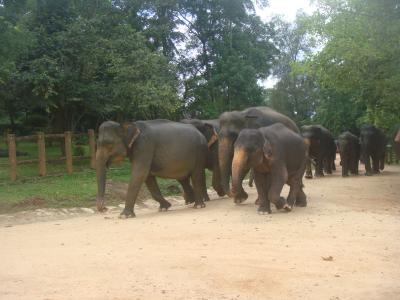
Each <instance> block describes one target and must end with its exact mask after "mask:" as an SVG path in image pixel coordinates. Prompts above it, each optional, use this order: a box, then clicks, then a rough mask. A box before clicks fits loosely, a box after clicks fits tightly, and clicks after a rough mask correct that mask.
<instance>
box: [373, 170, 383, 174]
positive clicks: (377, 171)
mask: <svg viewBox="0 0 400 300" xmlns="http://www.w3.org/2000/svg"><path fill="white" fill-rule="evenodd" d="M380 172H381V171H379V170H374V172H373V173H374V174H379V173H380Z"/></svg>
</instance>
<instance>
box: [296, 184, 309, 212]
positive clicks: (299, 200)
mask: <svg viewBox="0 0 400 300" xmlns="http://www.w3.org/2000/svg"><path fill="white" fill-rule="evenodd" d="M296 206H300V207H306V206H307V195H306V194H305V193H304V191H303V188H302V187H301V188H300V189H299V191H298V193H297V196H296Z"/></svg>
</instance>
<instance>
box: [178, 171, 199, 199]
mask: <svg viewBox="0 0 400 300" xmlns="http://www.w3.org/2000/svg"><path fill="white" fill-rule="evenodd" d="M178 181H179V183H180V184H181V185H182V188H183V198H184V199H185V204H190V203H193V202H194V200H195V197H194V191H193V188H192V186H191V185H190V177H187V178H185V179H181V180H178Z"/></svg>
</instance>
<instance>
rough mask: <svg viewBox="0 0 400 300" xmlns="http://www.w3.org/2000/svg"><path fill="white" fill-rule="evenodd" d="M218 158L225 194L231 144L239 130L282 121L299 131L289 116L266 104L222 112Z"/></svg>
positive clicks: (227, 190)
mask: <svg viewBox="0 0 400 300" xmlns="http://www.w3.org/2000/svg"><path fill="white" fill-rule="evenodd" d="M219 122H220V131H219V133H218V136H219V137H218V152H219V153H218V158H219V167H220V170H221V183H222V187H223V189H224V192H225V193H226V194H228V193H229V191H230V188H229V179H230V177H231V166H232V157H233V144H234V143H235V141H236V138H237V137H238V135H239V133H240V131H241V130H243V129H245V128H253V129H255V128H260V127H264V126H269V125H272V124H275V123H278V122H279V123H282V124H283V125H285V126H286V127H288V128H289V129H290V130H292V131H293V132H300V131H299V128H298V127H297V125H296V123H294V122H293V120H291V119H290V118H289V117H287V116H285V115H282V114H280V113H278V112H277V111H275V110H273V109H272V108H269V107H266V106H258V107H249V108H247V109H245V110H243V111H228V112H224V113H222V114H221V115H220V117H219Z"/></svg>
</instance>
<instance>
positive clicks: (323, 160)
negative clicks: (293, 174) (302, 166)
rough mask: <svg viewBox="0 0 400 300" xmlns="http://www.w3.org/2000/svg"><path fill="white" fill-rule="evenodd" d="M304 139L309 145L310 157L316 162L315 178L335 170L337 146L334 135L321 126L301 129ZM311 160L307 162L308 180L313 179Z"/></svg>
mask: <svg viewBox="0 0 400 300" xmlns="http://www.w3.org/2000/svg"><path fill="white" fill-rule="evenodd" d="M301 132H302V135H303V137H304V138H305V139H306V140H307V142H308V143H309V153H308V155H309V157H310V159H314V160H315V176H316V177H321V176H324V169H325V172H326V173H327V174H332V170H335V169H336V168H335V157H336V144H335V140H334V138H333V136H332V134H331V133H330V132H329V130H328V129H326V128H325V127H323V126H321V125H304V126H302V127H301ZM312 177H313V175H312V170H311V160H309V161H308V162H307V171H306V178H312Z"/></svg>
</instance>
